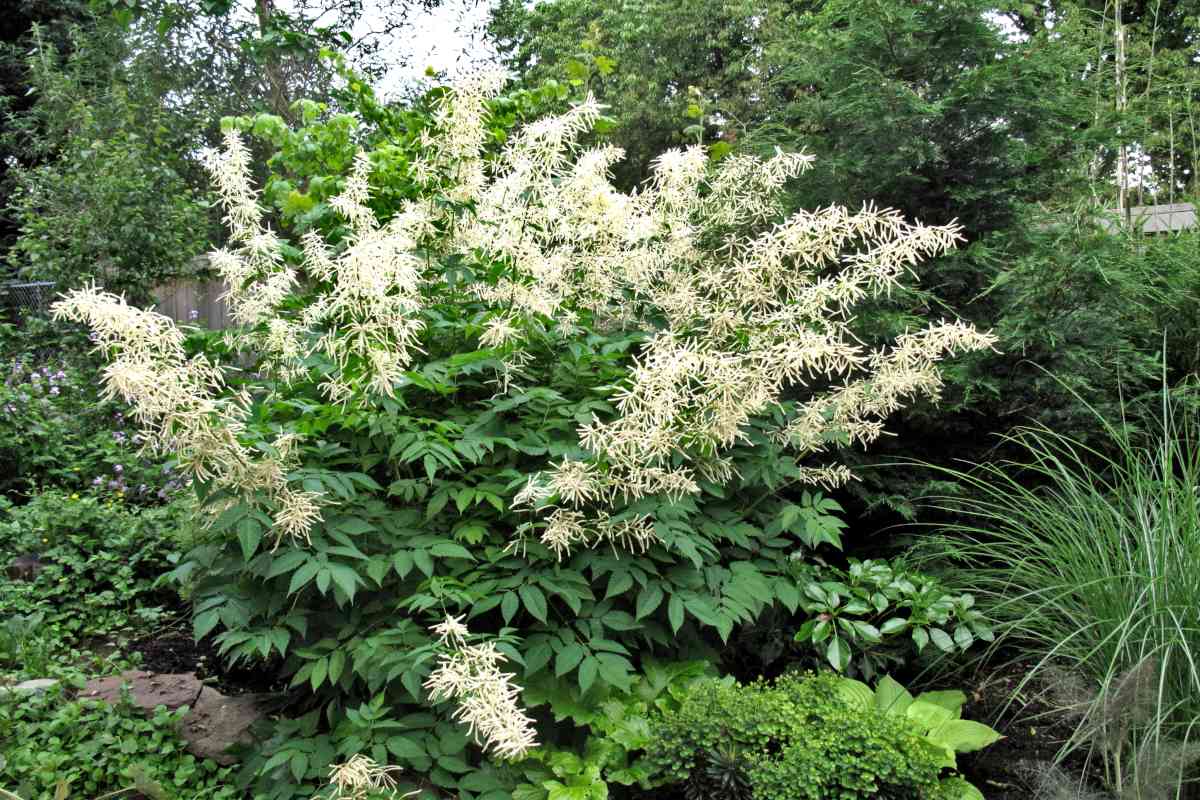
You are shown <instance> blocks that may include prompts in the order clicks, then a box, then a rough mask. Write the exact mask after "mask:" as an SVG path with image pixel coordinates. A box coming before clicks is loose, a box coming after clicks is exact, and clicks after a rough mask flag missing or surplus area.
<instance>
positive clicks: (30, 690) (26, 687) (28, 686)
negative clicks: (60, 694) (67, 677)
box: [0, 678, 59, 694]
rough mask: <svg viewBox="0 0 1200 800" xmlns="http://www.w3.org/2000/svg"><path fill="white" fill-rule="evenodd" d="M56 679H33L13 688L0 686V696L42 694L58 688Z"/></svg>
mask: <svg viewBox="0 0 1200 800" xmlns="http://www.w3.org/2000/svg"><path fill="white" fill-rule="evenodd" d="M58 683H59V681H58V679H57V678H34V679H33V680H29V681H21V682H20V683H18V684H16V685H15V686H0V694H42V693H43V692H45V691H46V690H47V689H53V688H54V687H55V686H58Z"/></svg>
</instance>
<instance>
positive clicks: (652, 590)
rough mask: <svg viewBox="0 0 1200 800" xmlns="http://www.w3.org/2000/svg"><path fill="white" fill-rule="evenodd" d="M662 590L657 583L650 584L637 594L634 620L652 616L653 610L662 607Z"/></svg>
mask: <svg viewBox="0 0 1200 800" xmlns="http://www.w3.org/2000/svg"><path fill="white" fill-rule="evenodd" d="M662 600H663V590H662V589H661V588H660V587H659V585H658V584H657V583H651V584H648V585H646V586H645V587H643V588H642V590H641V591H640V592H638V598H637V611H636V613H635V614H634V618H635V619H641V618H642V617H645V616H648V615H650V614H653V613H654V611H655V609H657V608H658V607H659V606H660V605H662Z"/></svg>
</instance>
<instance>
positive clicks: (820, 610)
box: [793, 559, 994, 680]
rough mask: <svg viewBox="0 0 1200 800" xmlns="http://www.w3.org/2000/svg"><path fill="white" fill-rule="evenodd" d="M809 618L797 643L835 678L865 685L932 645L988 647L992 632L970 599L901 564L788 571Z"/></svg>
mask: <svg viewBox="0 0 1200 800" xmlns="http://www.w3.org/2000/svg"><path fill="white" fill-rule="evenodd" d="M793 572H794V574H795V575H796V577H797V580H798V582H799V585H800V590H801V592H802V593H803V595H804V599H803V600H802V601H801V607H802V608H803V609H804V611H805V612H806V613H808V614H810V615H813V616H812V618H811V619H809V620H808V621H807V622H805V623H804V624H803V625H802V626H800V629H799V630H798V631H796V635H795V640H796V641H797V642H799V643H800V644H801V645H802V646H804V647H806V648H807V649H809V650H811V651H813V653H814V654H815V655H816V656H817V657H818V658H822V659H824V660H825V661H827V662H828V663H829V665H830V666H832V667H833V668H834V669H835V670H837V671H839V672H849V673H850V674H853V675H862V676H863V677H864V678H866V679H867V680H873V679H874V678H875V677H876V676H878V675H881V674H883V673H884V672H887V671H888V670H889V669H893V668H895V667H899V666H903V665H904V664H906V663H909V662H910V661H912V660H915V659H916V658H917V657H918V656H920V655H921V653H922V652H924V650H925V648H926V646H928V645H929V644H930V643H931V642H932V644H933V646H934V647H935V648H936V649H937V650H938V651H940V652H942V653H962V652H965V651H966V650H967V648H969V647H970V646H971V645H972V644H974V643H975V641H976V640H977V639H978V640H982V641H986V642H990V641H992V640H993V638H994V636H993V634H992V630H991V627H990V626H989V625H988V623H987V621H986V620H985V619H984V617H983V615H982V614H980V613H979V612H978V611H977V610H976V609H975V608H974V606H975V598H974V597H972V596H971V595H970V594H958V595H955V594H952V593H950V592H949V591H947V590H946V589H945V588H943V587H942V585H941V584H940V583H939V582H938V581H937V580H936V579H935V578H933V577H932V576H929V575H925V574H923V573H921V572H918V571H917V570H914V569H909V568H906V567H905V566H903V565H901V564H893V563H888V562H886V561H875V560H867V561H858V560H856V559H850V565H849V566H848V567H847V568H846V569H839V568H837V567H832V566H829V565H827V564H809V563H805V562H797V563H796V564H795V565H794V566H793Z"/></svg>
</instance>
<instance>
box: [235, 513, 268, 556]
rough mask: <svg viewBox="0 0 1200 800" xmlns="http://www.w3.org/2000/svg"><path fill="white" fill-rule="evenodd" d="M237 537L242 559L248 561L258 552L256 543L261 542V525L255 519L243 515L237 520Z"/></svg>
mask: <svg viewBox="0 0 1200 800" xmlns="http://www.w3.org/2000/svg"><path fill="white" fill-rule="evenodd" d="M237 537H238V544H240V545H241V546H242V559H243V560H244V561H249V560H250V559H251V558H253V557H254V554H255V553H256V552H258V545H259V543H261V542H262V538H263V529H262V525H261V524H259V522H258V520H256V519H251V518H250V517H245V518H243V519H242V520H240V521H239V522H238V525H237Z"/></svg>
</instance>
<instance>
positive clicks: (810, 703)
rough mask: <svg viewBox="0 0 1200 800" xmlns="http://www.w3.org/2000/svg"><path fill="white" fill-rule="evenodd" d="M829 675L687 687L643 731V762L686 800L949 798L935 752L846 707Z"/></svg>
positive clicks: (899, 729)
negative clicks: (675, 704) (679, 700)
mask: <svg viewBox="0 0 1200 800" xmlns="http://www.w3.org/2000/svg"><path fill="white" fill-rule="evenodd" d="M842 681H843V679H841V678H839V677H838V676H836V675H834V674H832V673H822V674H818V675H787V676H784V677H782V678H780V679H778V680H777V681H775V682H774V683H773V684H766V683H753V684H749V685H746V686H739V685H736V684H733V685H730V684H721V683H717V682H707V683H700V684H697V685H695V686H694V687H693V688H692V689H691V691H690V692H689V694H688V696H687V698H686V699H685V700H684V701H683V704H682V706H681V707H680V708H679V709H678V710H677V711H671V712H668V713H667V714H665V715H664V716H663V718H662V720H661V721H660V722H658V723H657V724H656V725H655V726H654V728H653V730H652V735H651V740H650V746H649V748H648V751H647V761H648V762H649V763H650V764H651V765H653V766H654V767H656V768H658V769H660V770H661V771H662V772H663V773H664V774H665V775H666V776H667V777H668V778H669V779H671V780H673V781H675V782H678V783H683V784H684V786H685V792H686V794H687V796H688V797H689V798H696V800H699V799H700V798H730V799H731V800H736V799H737V798H754V799H755V800H801V798H809V799H810V800H851V798H862V799H863V800H866V799H867V798H894V799H896V800H899V798H914V800H915V798H951V797H958V796H960V795H958V794H955V793H953V788H952V787H954V786H957V783H953V782H947V783H946V784H943V783H942V781H941V778H940V775H941V772H942V769H943V765H944V762H945V753H944V751H943V748H942V747H940V746H938V745H936V744H934V743H931V742H929V741H927V740H926V739H924V738H922V737H921V736H919V735H916V734H915V733H914V732H912V731H911V730H910V729H909V727H908V726H907V725H906V724H905V721H904V720H902V719H900V718H898V717H895V716H890V715H888V714H887V713H886V712H885V711H881V710H878V709H876V708H875V707H873V706H862V705H859V704H857V703H852V702H848V701H847V700H846V699H844V698H843V696H842V694H841V692H840V691H839V686H840V685H841V684H842Z"/></svg>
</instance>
